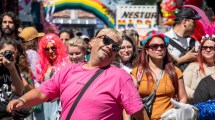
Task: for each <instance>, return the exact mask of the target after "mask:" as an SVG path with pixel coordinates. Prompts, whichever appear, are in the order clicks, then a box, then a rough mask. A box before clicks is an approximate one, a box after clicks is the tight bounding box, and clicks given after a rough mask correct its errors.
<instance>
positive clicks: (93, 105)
mask: <svg viewBox="0 0 215 120" xmlns="http://www.w3.org/2000/svg"><path fill="white" fill-rule="evenodd" d="M120 44H121V39H120V37H119V33H118V32H117V31H116V30H114V29H110V28H105V29H102V30H101V31H100V32H99V33H98V34H97V35H96V36H95V37H94V38H93V39H92V40H91V42H90V45H91V47H92V49H91V56H90V60H89V62H87V63H79V64H71V65H68V66H67V67H66V68H63V69H62V70H60V71H59V72H58V73H56V74H55V75H54V76H53V77H52V78H51V79H50V80H48V81H46V82H44V84H42V85H41V86H40V87H39V88H37V89H34V90H32V91H30V92H28V93H26V94H25V95H23V96H22V97H21V98H19V99H16V100H13V101H11V102H10V103H9V105H8V108H7V109H8V111H9V112H12V111H13V110H15V109H20V108H26V107H31V106H35V105H38V104H41V103H43V102H46V101H50V100H53V99H55V98H58V97H60V101H61V104H62V113H61V119H62V120H65V119H66V117H67V115H68V113H69V111H70V109H71V106H72V105H73V103H74V101H75V100H76V98H77V96H78V94H79V93H80V91H81V90H82V88H83V87H84V86H85V84H86V83H87V82H88V81H89V79H90V78H91V77H92V76H93V75H94V74H95V72H96V71H97V70H98V69H99V68H104V67H107V68H106V69H105V70H104V72H103V73H101V74H100V75H99V76H98V77H97V78H96V80H95V81H94V82H93V83H92V84H91V85H90V86H89V88H88V89H87V90H86V92H85V93H84V95H83V96H82V98H81V99H80V101H79V103H78V104H77V106H76V108H75V110H74V112H73V114H72V116H71V117H70V119H71V120H119V119H121V115H122V110H123V109H125V111H126V112H127V113H128V114H133V115H134V116H135V117H136V119H137V120H143V119H144V117H146V115H145V112H144V111H143V104H142V101H141V98H140V96H139V93H138V91H137V89H136V87H135V86H134V84H133V81H132V79H131V76H130V75H129V74H127V73H126V72H125V71H124V70H122V69H119V68H117V67H115V66H110V64H111V63H112V61H113V60H114V59H115V57H116V55H117V52H118V51H119V49H120V47H119V45H120Z"/></svg>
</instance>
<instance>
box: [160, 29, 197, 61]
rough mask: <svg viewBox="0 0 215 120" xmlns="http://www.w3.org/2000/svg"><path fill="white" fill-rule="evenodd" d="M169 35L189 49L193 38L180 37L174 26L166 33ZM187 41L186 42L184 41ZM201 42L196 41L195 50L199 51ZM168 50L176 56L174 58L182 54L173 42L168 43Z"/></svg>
mask: <svg viewBox="0 0 215 120" xmlns="http://www.w3.org/2000/svg"><path fill="white" fill-rule="evenodd" d="M164 34H165V35H166V36H167V37H169V38H171V39H172V40H174V41H175V42H176V43H178V44H179V45H180V46H182V47H183V48H184V49H187V48H188V47H189V43H190V40H191V38H190V37H179V36H178V35H177V34H176V33H175V31H174V30H173V28H171V29H170V31H168V32H166V33H164ZM184 41H186V42H184ZM199 46H200V44H199V42H198V41H196V42H195V51H198V49H199ZM168 52H169V53H170V54H171V55H172V56H173V57H174V58H176V59H177V58H179V57H180V56H181V52H180V51H179V50H178V49H177V48H176V47H174V46H172V45H171V44H169V45H168Z"/></svg>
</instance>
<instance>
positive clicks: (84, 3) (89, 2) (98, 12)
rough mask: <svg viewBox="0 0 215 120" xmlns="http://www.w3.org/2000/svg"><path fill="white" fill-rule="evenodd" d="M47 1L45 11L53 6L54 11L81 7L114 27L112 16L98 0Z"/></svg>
mask: <svg viewBox="0 0 215 120" xmlns="http://www.w3.org/2000/svg"><path fill="white" fill-rule="evenodd" d="M48 2H49V3H48ZM48 2H44V7H45V10H46V11H47V9H49V7H55V10H54V12H58V11H61V10H65V9H82V10H85V11H87V12H90V13H92V14H94V15H95V16H96V17H98V18H100V19H101V20H102V21H104V23H105V24H106V25H107V26H109V27H110V28H114V17H113V16H112V15H110V14H108V10H107V7H106V6H105V5H104V4H103V3H101V2H100V0H49V1H48Z"/></svg>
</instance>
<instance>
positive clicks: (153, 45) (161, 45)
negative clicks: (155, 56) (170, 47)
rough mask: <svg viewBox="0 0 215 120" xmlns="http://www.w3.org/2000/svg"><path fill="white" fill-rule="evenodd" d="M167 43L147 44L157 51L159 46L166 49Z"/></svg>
mask: <svg viewBox="0 0 215 120" xmlns="http://www.w3.org/2000/svg"><path fill="white" fill-rule="evenodd" d="M166 47H167V45H166V44H151V45H149V46H147V48H150V49H152V51H157V50H158V48H161V50H164V49H166Z"/></svg>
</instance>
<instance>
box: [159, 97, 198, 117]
mask: <svg viewBox="0 0 215 120" xmlns="http://www.w3.org/2000/svg"><path fill="white" fill-rule="evenodd" d="M170 101H171V102H172V104H173V105H174V108H172V109H170V110H168V111H166V112H165V113H163V114H162V115H161V118H162V119H166V118H168V119H170V120H194V117H195V116H194V114H195V111H194V109H193V106H192V105H189V104H184V103H180V102H177V101H175V100H174V99H172V98H171V100H170Z"/></svg>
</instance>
